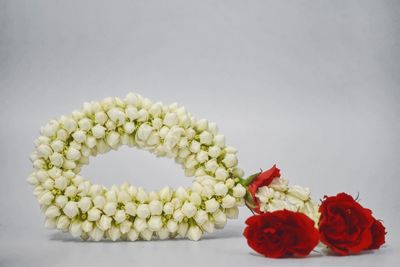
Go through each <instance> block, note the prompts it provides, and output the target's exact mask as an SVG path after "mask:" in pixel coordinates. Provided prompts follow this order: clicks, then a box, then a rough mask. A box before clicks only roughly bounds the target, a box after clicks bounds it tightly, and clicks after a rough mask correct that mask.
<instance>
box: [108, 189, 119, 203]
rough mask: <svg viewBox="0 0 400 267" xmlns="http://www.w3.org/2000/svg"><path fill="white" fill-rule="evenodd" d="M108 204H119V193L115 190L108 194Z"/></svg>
mask: <svg viewBox="0 0 400 267" xmlns="http://www.w3.org/2000/svg"><path fill="white" fill-rule="evenodd" d="M106 200H107V202H117V193H116V191H115V190H110V191H107V192H106Z"/></svg>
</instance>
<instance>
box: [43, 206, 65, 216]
mask: <svg viewBox="0 0 400 267" xmlns="http://www.w3.org/2000/svg"><path fill="white" fill-rule="evenodd" d="M45 215H46V217H48V218H55V217H58V216H60V215H61V212H60V209H59V208H58V207H56V206H49V207H48V208H47V209H46V212H45Z"/></svg>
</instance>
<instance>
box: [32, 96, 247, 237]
mask: <svg viewBox="0 0 400 267" xmlns="http://www.w3.org/2000/svg"><path fill="white" fill-rule="evenodd" d="M35 144H36V150H35V151H34V152H33V153H32V155H31V160H32V162H33V167H34V171H33V172H32V173H31V175H30V176H29V177H28V179H27V181H28V182H29V183H30V184H32V185H34V188H35V189H34V195H35V196H36V197H37V199H38V201H39V204H40V206H41V208H42V210H43V211H44V213H45V215H46V221H45V225H46V227H49V228H57V229H60V230H63V231H69V232H70V233H71V234H72V235H73V236H74V237H79V236H80V237H81V238H83V239H88V238H91V239H92V240H96V241H97V240H101V239H103V238H109V239H111V240H117V239H124V240H132V241H133V240H136V239H143V240H150V239H153V238H159V239H166V238H172V237H176V236H180V237H187V238H189V239H191V240H198V239H200V237H201V236H202V235H203V233H204V232H213V230H214V229H220V228H223V227H224V226H225V224H226V221H227V218H237V216H238V206H241V205H243V204H244V199H243V197H244V195H245V193H246V189H245V188H244V187H243V186H242V185H241V184H240V183H239V178H240V177H243V171H242V170H241V169H240V168H238V167H237V163H238V160H237V157H236V150H235V149H234V148H233V147H230V146H227V145H226V144H225V137H224V135H221V134H219V133H218V130H217V126H216V124H215V123H210V122H208V121H207V120H205V119H201V120H197V119H195V118H194V117H193V116H192V115H191V114H190V113H188V112H186V111H185V109H184V108H183V107H179V106H178V105H177V104H172V105H169V106H167V105H163V104H162V103H160V102H157V103H153V102H152V101H150V100H149V99H147V98H143V97H142V96H140V95H137V94H133V93H129V94H128V95H127V96H126V98H125V99H123V100H122V99H119V98H106V99H104V100H103V101H101V102H91V103H85V104H84V106H83V109H82V110H79V111H74V112H73V113H72V115H71V116H62V117H61V118H59V119H58V120H51V121H50V122H49V123H48V124H47V125H45V126H44V127H42V128H41V136H40V137H39V138H38V139H37V141H36V143H35ZM121 145H128V146H130V147H137V148H140V149H145V150H148V151H150V152H151V153H153V154H155V155H156V156H159V157H161V156H163V157H164V156H165V157H169V158H174V159H175V161H176V162H177V163H179V164H181V165H182V167H183V169H184V172H185V175H186V176H194V177H195V178H194V181H193V183H192V185H191V187H189V188H186V189H185V188H182V187H179V188H177V189H176V190H173V189H171V188H169V187H165V188H163V189H161V190H160V191H158V192H155V191H152V192H146V191H145V190H144V189H143V188H141V187H135V186H132V185H129V184H127V183H126V184H123V185H122V186H112V187H111V188H110V189H108V188H106V187H104V186H102V185H96V184H92V183H91V182H90V181H88V180H86V179H84V178H83V177H82V176H80V175H79V172H80V170H81V167H82V166H83V165H85V164H88V163H89V157H90V156H96V155H97V154H102V153H106V152H108V151H110V150H111V149H117V148H118V147H119V146H121Z"/></svg>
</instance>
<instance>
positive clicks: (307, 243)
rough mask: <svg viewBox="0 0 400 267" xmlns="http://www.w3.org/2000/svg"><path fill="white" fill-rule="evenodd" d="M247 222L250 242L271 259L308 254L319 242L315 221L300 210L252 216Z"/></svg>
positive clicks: (247, 234) (245, 231)
mask: <svg viewBox="0 0 400 267" xmlns="http://www.w3.org/2000/svg"><path fill="white" fill-rule="evenodd" d="M246 224H247V227H246V229H245V230H244V233H243V235H244V236H245V237H246V239H247V244H248V245H249V246H250V247H251V248H252V249H254V250H255V251H257V252H258V253H260V254H262V255H264V256H266V257H270V258H282V257H286V256H300V257H304V256H307V255H308V254H310V252H311V251H312V250H313V248H314V247H315V246H316V245H317V244H318V241H319V237H318V230H317V229H316V228H315V227H314V222H313V221H312V220H311V219H310V218H308V217H307V216H306V215H304V214H302V213H299V212H293V211H288V210H278V211H274V212H266V213H263V214H260V215H254V216H251V217H250V218H248V219H247V220H246Z"/></svg>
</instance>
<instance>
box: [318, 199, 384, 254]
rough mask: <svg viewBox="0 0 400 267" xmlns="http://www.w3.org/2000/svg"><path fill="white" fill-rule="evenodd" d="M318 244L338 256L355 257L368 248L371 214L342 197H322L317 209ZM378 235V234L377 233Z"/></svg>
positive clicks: (371, 222)
mask: <svg viewBox="0 0 400 267" xmlns="http://www.w3.org/2000/svg"><path fill="white" fill-rule="evenodd" d="M319 211H320V213H321V217H320V220H319V232H320V238H321V242H323V243H324V244H325V245H327V246H328V247H329V248H330V249H332V250H333V251H335V252H336V253H338V254H340V255H347V254H349V253H357V252H360V251H362V250H365V249H368V248H369V247H370V246H371V244H372V240H373V237H372V234H371V226H372V225H373V223H374V218H373V217H372V213H371V210H369V209H366V208H364V207H362V206H361V205H360V204H359V203H358V202H357V201H355V200H354V198H353V197H352V196H350V195H348V194H346V193H339V194H337V195H336V196H332V197H326V196H325V199H324V201H322V203H321V206H320V207H319ZM378 231H379V230H378Z"/></svg>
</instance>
